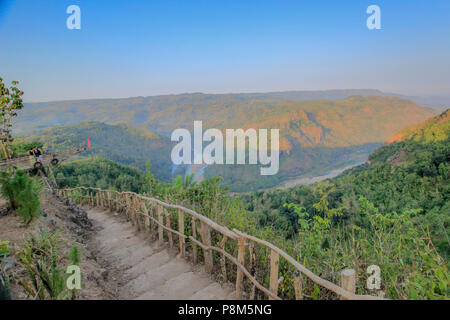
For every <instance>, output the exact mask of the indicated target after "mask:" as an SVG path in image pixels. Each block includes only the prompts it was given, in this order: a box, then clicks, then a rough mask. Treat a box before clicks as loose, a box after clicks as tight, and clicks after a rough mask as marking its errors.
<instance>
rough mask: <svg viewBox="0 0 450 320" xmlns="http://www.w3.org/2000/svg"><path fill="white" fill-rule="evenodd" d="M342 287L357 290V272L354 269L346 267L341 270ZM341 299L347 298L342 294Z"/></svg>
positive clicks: (352, 290) (352, 291) (351, 290)
mask: <svg viewBox="0 0 450 320" xmlns="http://www.w3.org/2000/svg"><path fill="white" fill-rule="evenodd" d="M341 287H342V288H344V289H345V290H347V291H350V292H351V293H355V292H356V272H355V270H354V269H345V270H342V272H341ZM341 300H347V298H344V297H342V296H341Z"/></svg>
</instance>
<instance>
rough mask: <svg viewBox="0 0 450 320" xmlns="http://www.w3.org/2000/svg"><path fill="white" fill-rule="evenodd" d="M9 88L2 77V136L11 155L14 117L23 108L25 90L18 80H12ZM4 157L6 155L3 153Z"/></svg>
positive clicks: (0, 80) (0, 97)
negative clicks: (19, 85) (21, 87)
mask: <svg viewBox="0 0 450 320" xmlns="http://www.w3.org/2000/svg"><path fill="white" fill-rule="evenodd" d="M11 84H12V85H11V86H10V87H9V88H8V87H6V86H5V84H4V83H3V79H2V78H0V136H2V140H3V141H4V142H5V143H6V148H7V150H8V154H9V155H11V149H10V142H12V140H13V139H12V136H11V129H12V123H11V121H12V119H13V118H14V117H16V116H17V111H18V110H20V109H22V108H23V101H22V96H23V91H21V90H20V89H19V88H18V87H17V85H18V84H19V82H18V81H12V83H11ZM2 157H4V155H2Z"/></svg>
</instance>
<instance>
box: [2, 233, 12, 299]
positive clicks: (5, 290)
mask: <svg viewBox="0 0 450 320" xmlns="http://www.w3.org/2000/svg"><path fill="white" fill-rule="evenodd" d="M8 243H9V242H8V241H0V300H10V299H11V292H10V289H9V281H8V278H7V276H6V274H5V273H4V272H3V270H2V265H1V263H2V262H3V261H4V260H5V257H6V256H7V255H8V254H9V246H8Z"/></svg>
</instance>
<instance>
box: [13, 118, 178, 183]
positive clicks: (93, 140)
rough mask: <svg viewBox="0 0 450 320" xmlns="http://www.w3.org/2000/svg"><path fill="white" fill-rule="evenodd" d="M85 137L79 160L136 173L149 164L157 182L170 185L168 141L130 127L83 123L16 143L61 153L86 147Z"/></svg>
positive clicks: (52, 129) (37, 134)
mask: <svg viewBox="0 0 450 320" xmlns="http://www.w3.org/2000/svg"><path fill="white" fill-rule="evenodd" d="M88 137H89V141H90V144H91V147H90V148H89V149H87V150H86V151H85V152H83V153H81V154H80V155H79V156H81V157H100V158H104V159H109V160H112V161H116V162H119V163H121V164H125V165H130V166H134V167H136V168H138V169H140V170H145V165H146V162H150V163H151V166H152V169H153V171H154V174H155V175H156V176H157V177H158V178H159V179H160V180H163V181H170V178H171V177H170V173H171V162H170V151H171V145H170V140H169V139H168V138H166V137H163V136H159V135H157V134H154V133H152V132H149V131H143V130H139V129H136V128H133V127H130V126H126V125H110V124H105V123H100V122H95V121H83V122H80V123H77V124H75V125H67V126H58V127H51V128H48V129H45V130H39V131H36V132H33V133H31V135H29V136H27V137H25V138H22V139H17V141H20V142H23V143H26V144H30V143H31V142H30V141H38V142H39V143H41V144H43V145H44V146H43V147H44V148H45V149H46V150H49V151H61V150H67V149H70V148H79V147H84V146H86V139H87V138H88Z"/></svg>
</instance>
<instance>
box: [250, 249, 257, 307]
mask: <svg viewBox="0 0 450 320" xmlns="http://www.w3.org/2000/svg"><path fill="white" fill-rule="evenodd" d="M248 256H249V258H250V273H251V275H252V276H253V277H254V276H255V270H254V269H255V263H256V255H255V245H254V244H253V243H252V242H251V243H250V244H249V246H248ZM255 293H256V286H255V284H254V283H252V288H251V291H250V300H255Z"/></svg>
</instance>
